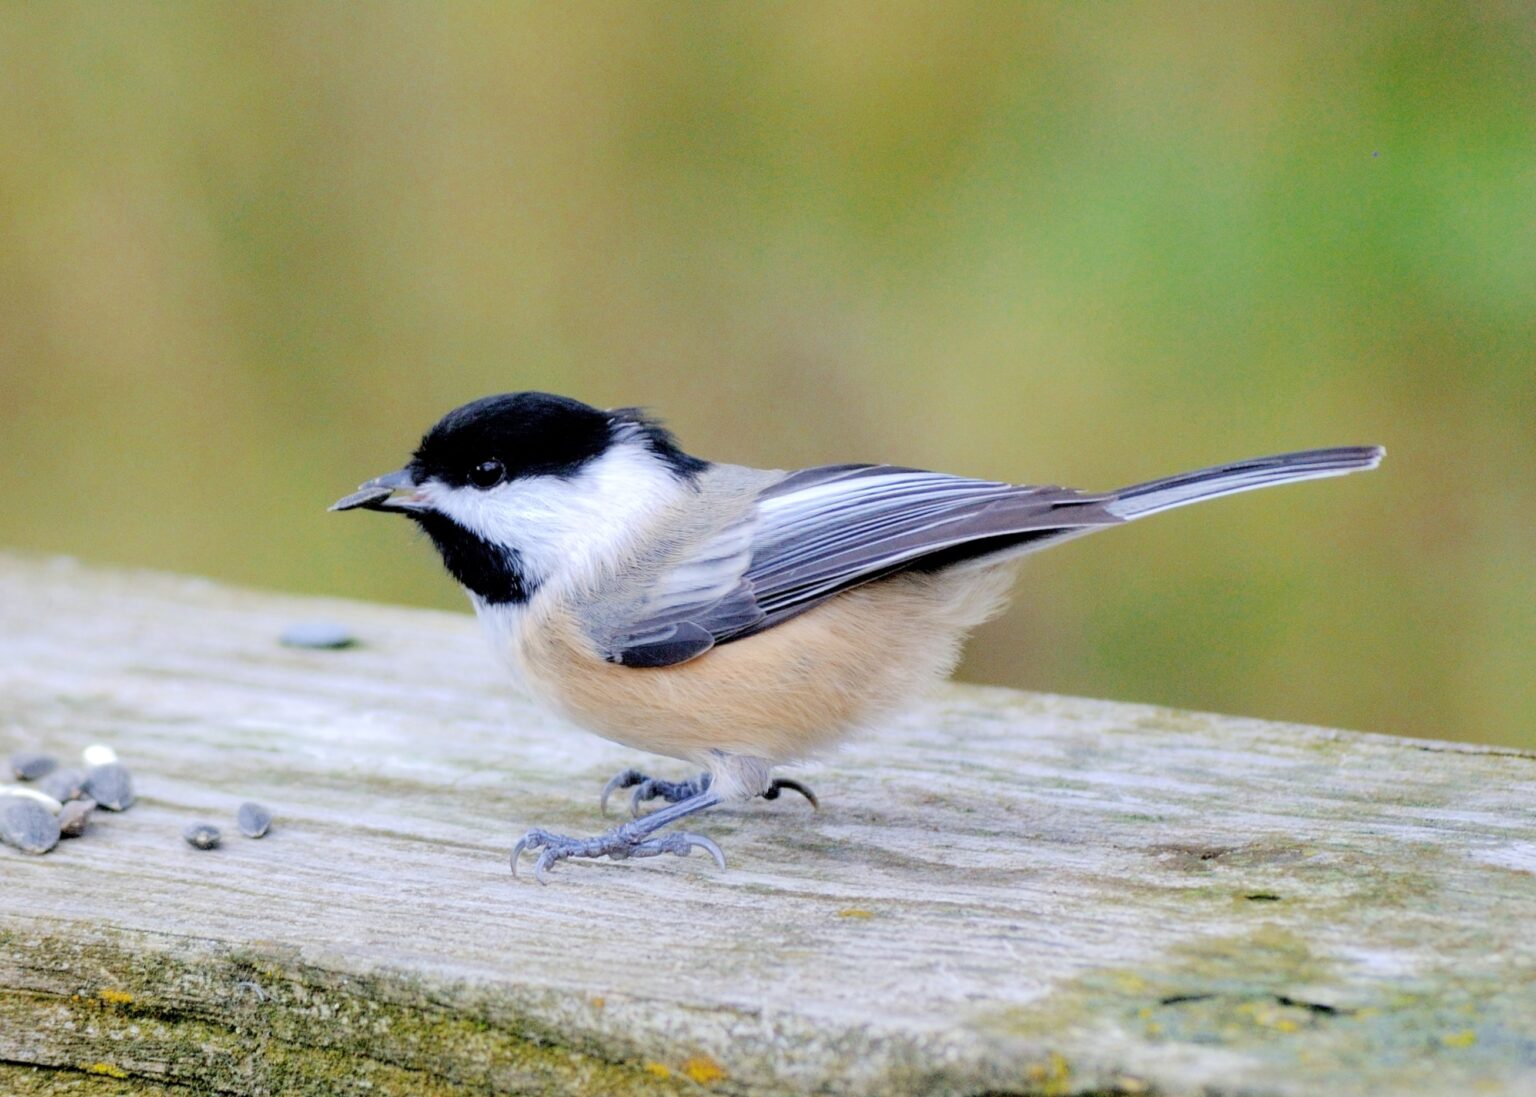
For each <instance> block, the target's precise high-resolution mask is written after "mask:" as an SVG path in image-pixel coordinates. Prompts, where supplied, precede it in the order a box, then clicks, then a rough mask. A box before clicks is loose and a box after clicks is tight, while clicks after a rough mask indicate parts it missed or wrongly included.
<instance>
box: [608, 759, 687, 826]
mask: <svg viewBox="0 0 1536 1097" xmlns="http://www.w3.org/2000/svg"><path fill="white" fill-rule="evenodd" d="M709 785H710V777H709V774H707V773H701V774H699V775H698V776H697V777H690V778H689V779H688V780H686V781H663V780H662V779H661V778H660V777H651V776H648V775H647V774H644V773H641V772H640V771H639V770H638V769H626V770H624V771H623V772H622V773H616V774H614V776H613V778H612V780H610V781H609V782H608V783H607V784H606V785H604V786H603V795H602V797H601V798H600V799H599V800H598V802H597V805H598V810H599V811H601V812H602V813H603V814H604V815H607V814H608V797H610V796H612V795H613V794H614V793H615V792H618V791H619V790H620V789H624V788H632V789H634V790H635V791H634V794H633V795H631V796H630V798H629V813H630V814H631V815H639V814H640V805H641V804H642V803H643V802H645V801H646V800H665V801H666V802H667V803H669V804H676V803H680V802H681V801H683V800H686V799H688V798H689V797H690V796H697V795H698V794H699V793H701V792H703V791H704V790H706V789H707V788H709Z"/></svg>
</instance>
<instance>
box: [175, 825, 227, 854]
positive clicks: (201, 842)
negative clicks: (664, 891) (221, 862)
mask: <svg viewBox="0 0 1536 1097" xmlns="http://www.w3.org/2000/svg"><path fill="white" fill-rule="evenodd" d="M181 836H182V837H183V838H185V839H186V840H187V844H188V845H190V846H194V847H196V848H197V849H217V848H218V845H219V837H220V835H219V828H218V827H216V826H214V825H213V824H212V823H192V824H190V825H189V826H188V827H187V828H186V829H185V830H183V831H182V832H181Z"/></svg>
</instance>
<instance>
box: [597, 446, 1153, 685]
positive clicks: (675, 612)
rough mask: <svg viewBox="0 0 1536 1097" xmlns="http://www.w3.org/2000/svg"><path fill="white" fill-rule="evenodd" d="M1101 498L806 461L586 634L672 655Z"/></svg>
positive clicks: (634, 652)
mask: <svg viewBox="0 0 1536 1097" xmlns="http://www.w3.org/2000/svg"><path fill="white" fill-rule="evenodd" d="M1106 499H1107V497H1106V496H1099V495H1086V494H1083V493H1081V492H1076V491H1071V490H1068V489H1065V488H1056V487H1019V486H1015V485H1012V484H1003V483H997V482H994V481H989V480H970V479H966V478H964V477H960V476H947V475H944V474H942V473H936V472H923V471H921V470H918V469H907V468H897V467H894V466H890V465H831V466H825V467H822V468H812V469H805V470H804V471H801V472H797V473H794V474H792V475H790V476H787V477H784V478H782V479H780V480H778V481H777V482H775V483H772V484H770V485H769V486H767V487H766V488H763V489H762V490H761V491H759V492H758V493H757V495H756V498H755V500H754V505H753V506H752V507H751V508H750V509H749V510H748V511H747V512H746V513H745V514H744V515H742V516H741V518H740V519H739V520H737V521H735V522H733V523H732V524H730V525H729V526H727V527H726V528H724V529H723V530H720V531H718V532H716V533H714V534H713V535H711V536H710V537H708V538H706V539H704V540H703V541H702V542H701V543H699V544H698V545H697V546H695V547H694V548H692V549H690V550H689V552H688V553H687V554H686V555H685V556H684V557H683V558H681V559H679V560H677V561H674V562H672V563H671V564H670V565H669V566H668V567H667V568H665V569H664V570H662V571H661V572H660V573H659V574H658V575H657V577H656V580H655V582H654V583H653V584H651V587H650V589H649V590H648V591H647V592H646V595H645V597H644V598H643V599H642V600H641V601H640V602H639V603H637V604H636V605H635V606H634V609H633V612H632V613H630V614H628V615H626V616H625V617H624V619H623V620H622V621H608V622H606V624H605V627H604V628H603V629H602V630H601V632H602V633H603V634H602V635H600V636H596V637H595V639H597V641H598V643H599V646H600V647H601V648H602V649H603V652H604V655H605V656H606V657H607V658H608V659H609V660H611V661H613V662H616V663H622V664H624V665H626V666H647V667H656V666H670V665H672V664H675V663H680V662H684V661H686V660H688V659H692V658H694V657H696V656H698V655H701V654H703V653H704V652H705V651H708V650H709V649H710V648H711V647H713V646H714V645H716V644H721V643H726V642H728V641H731V640H738V639H741V638H742V637H745V636H750V635H752V634H753V633H756V632H761V631H762V630H763V629H766V628H771V627H772V626H774V625H776V624H778V623H779V622H781V621H784V620H787V619H788V618H790V617H793V616H795V615H796V614H799V613H803V612H804V611H805V610H808V609H811V608H812V607H814V606H816V605H818V604H820V603H821V602H824V601H825V600H826V599H828V598H830V597H832V596H833V595H834V594H837V593H839V592H840V591H844V590H847V589H849V588H850V587H854V586H858V585H859V584H861V583H866V582H869V581H871V580H873V579H878V578H881V577H883V576H886V575H890V574H892V573H894V572H897V571H902V570H906V569H909V568H927V569H932V568H936V567H941V566H948V565H952V564H956V563H960V562H962V561H965V560H969V559H974V558H977V557H982V556H993V555H997V554H1000V553H1006V552H1008V551H1009V550H1017V549H1018V548H1019V546H1021V545H1023V544H1026V543H1029V542H1033V541H1037V540H1042V539H1045V538H1049V537H1054V536H1059V535H1061V534H1064V533H1070V532H1074V531H1079V530H1083V529H1086V528H1093V527H1097V526H1102V525H1111V524H1117V523H1119V522H1121V521H1123V519H1121V518H1119V517H1117V516H1115V515H1112V514H1110V513H1109V512H1107V511H1106V510H1104V509H1103V506H1102V504H1103V502H1104V501H1105V500H1106Z"/></svg>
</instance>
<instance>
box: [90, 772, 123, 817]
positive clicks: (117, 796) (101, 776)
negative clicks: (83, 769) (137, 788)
mask: <svg viewBox="0 0 1536 1097" xmlns="http://www.w3.org/2000/svg"><path fill="white" fill-rule="evenodd" d="M85 794H86V795H87V796H89V797H90V798H91V799H92V800H95V801H96V805H97V806H98V807H103V808H106V809H107V810H108V811H127V810H128V809H129V808H130V807H132V806H133V779H132V778H130V777H129V776H128V770H127V769H125V768H124V767H123V766H122V765H121V764H120V763H117V762H108V763H107V764H106V765H104V766H92V767H91V772H90V773H88V774H86V778H85Z"/></svg>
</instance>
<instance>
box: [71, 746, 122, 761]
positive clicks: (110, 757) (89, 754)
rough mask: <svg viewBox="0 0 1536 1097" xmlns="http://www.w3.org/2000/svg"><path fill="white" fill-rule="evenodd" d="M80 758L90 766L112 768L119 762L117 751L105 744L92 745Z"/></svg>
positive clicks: (81, 753) (82, 752) (83, 751)
mask: <svg viewBox="0 0 1536 1097" xmlns="http://www.w3.org/2000/svg"><path fill="white" fill-rule="evenodd" d="M80 757H81V758H82V759H84V760H85V764H86V765H88V766H110V765H111V764H112V763H113V762H115V761H117V751H115V750H113V749H112V748H111V747H109V746H107V744H105V743H92V744H91V745H90V746H88V747H86V748H85V749H84V750H82V751H81V752H80Z"/></svg>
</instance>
